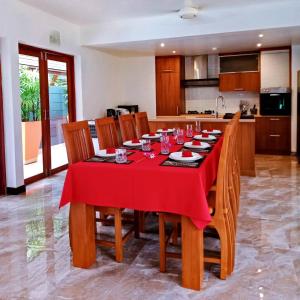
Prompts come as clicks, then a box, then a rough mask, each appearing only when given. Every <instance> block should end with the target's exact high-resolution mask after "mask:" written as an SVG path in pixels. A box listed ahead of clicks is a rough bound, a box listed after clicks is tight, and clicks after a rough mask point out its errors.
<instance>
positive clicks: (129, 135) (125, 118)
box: [119, 114, 137, 142]
mask: <svg viewBox="0 0 300 300" xmlns="http://www.w3.org/2000/svg"><path fill="white" fill-rule="evenodd" d="M119 123H120V130H121V136H122V141H123V142H125V141H129V140H132V139H136V138H137V135H136V129H135V122H134V118H133V115H132V114H127V115H121V116H119Z"/></svg>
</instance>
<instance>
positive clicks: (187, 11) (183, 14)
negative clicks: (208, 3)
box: [178, 5, 198, 19]
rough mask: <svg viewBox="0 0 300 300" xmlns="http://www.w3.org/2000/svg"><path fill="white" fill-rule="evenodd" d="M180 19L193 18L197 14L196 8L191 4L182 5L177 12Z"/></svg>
mask: <svg viewBox="0 0 300 300" xmlns="http://www.w3.org/2000/svg"><path fill="white" fill-rule="evenodd" d="M178 14H179V17H180V18H181V19H194V18H196V17H197V15H198V9H197V8H195V7H192V6H188V5H186V6H184V7H183V8H182V9H180V10H179V12H178Z"/></svg>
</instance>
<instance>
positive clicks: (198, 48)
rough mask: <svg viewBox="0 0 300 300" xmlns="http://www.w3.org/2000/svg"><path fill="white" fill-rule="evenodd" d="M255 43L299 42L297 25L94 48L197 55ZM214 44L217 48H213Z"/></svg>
mask: <svg viewBox="0 0 300 300" xmlns="http://www.w3.org/2000/svg"><path fill="white" fill-rule="evenodd" d="M260 33H262V34H264V37H263V38H259V37H258V35H259V34H260ZM161 42H164V44H165V47H164V48H161V47H160V43H161ZM257 43H262V45H263V46H262V48H271V47H280V46H290V45H291V44H293V43H294V44H297V43H300V27H293V28H291V27H290V28H276V29H268V30H259V31H258V30H254V31H246V32H245V31H243V32H234V33H222V34H213V35H205V36H193V37H183V38H173V39H164V40H151V41H140V42H126V43H114V44H111V45H109V44H108V45H105V46H103V45H99V46H96V48H98V49H100V50H101V51H105V52H108V53H111V54H115V55H120V56H122V55H124V56H136V55H173V53H172V51H173V50H175V51H176V54H180V55H197V54H207V53H208V54H210V53H225V52H237V51H251V50H257V49H259V48H258V47H257V46H256V45H257ZM213 47H216V48H217V50H216V51H213V50H212V48H213Z"/></svg>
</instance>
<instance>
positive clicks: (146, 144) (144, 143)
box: [141, 139, 151, 152]
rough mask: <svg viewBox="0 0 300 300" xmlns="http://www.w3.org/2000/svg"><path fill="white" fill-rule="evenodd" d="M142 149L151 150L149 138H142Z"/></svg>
mask: <svg viewBox="0 0 300 300" xmlns="http://www.w3.org/2000/svg"><path fill="white" fill-rule="evenodd" d="M141 142H142V150H143V151H145V152H148V151H151V141H150V140H149V139H147V140H146V139H145V140H142V141H141Z"/></svg>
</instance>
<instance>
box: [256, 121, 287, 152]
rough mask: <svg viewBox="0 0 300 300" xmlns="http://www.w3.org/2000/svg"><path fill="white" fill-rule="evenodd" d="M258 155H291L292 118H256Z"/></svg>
mask: <svg viewBox="0 0 300 300" xmlns="http://www.w3.org/2000/svg"><path fill="white" fill-rule="evenodd" d="M255 121H256V130H255V132H256V134H255V145H256V147H255V148H256V153H262V154H290V153H291V117H289V116H284V117H283V116H280V117H277V116H270V117H256V119H255Z"/></svg>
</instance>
